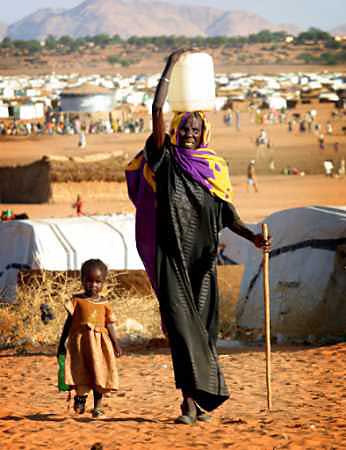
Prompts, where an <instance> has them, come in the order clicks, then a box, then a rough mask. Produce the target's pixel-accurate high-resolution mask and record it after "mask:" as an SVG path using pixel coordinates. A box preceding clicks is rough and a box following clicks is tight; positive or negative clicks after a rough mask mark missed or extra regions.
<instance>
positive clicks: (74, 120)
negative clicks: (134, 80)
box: [0, 112, 145, 136]
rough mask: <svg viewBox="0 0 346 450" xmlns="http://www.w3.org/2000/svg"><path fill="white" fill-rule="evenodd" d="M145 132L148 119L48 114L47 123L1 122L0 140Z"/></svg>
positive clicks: (45, 121) (26, 121) (44, 121)
mask: <svg viewBox="0 0 346 450" xmlns="http://www.w3.org/2000/svg"><path fill="white" fill-rule="evenodd" d="M144 131H145V121H144V117H142V116H141V117H134V116H132V115H127V117H126V118H119V117H116V118H114V117H113V116H112V114H109V116H108V117H107V118H93V115H92V114H86V115H85V114H83V115H81V116H80V115H76V114H70V113H61V112H59V113H53V112H47V114H46V117H45V119H44V120H42V121H40V120H33V121H28V120H25V121H23V120H15V119H13V120H10V121H9V120H7V121H0V136H1V135H2V136H30V135H42V134H47V135H49V136H54V135H55V136H59V135H74V134H77V135H79V134H80V133H81V132H82V133H84V134H111V133H142V132H144Z"/></svg>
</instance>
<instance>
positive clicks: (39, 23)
mask: <svg viewBox="0 0 346 450" xmlns="http://www.w3.org/2000/svg"><path fill="white" fill-rule="evenodd" d="M63 12H64V10H63V9H53V8H44V9H39V10H38V11H36V12H35V13H33V14H30V15H29V16H26V17H24V19H22V20H20V21H19V22H16V23H15V24H13V25H10V26H9V27H8V29H7V35H8V36H9V37H10V38H11V39H28V40H29V39H41V38H43V37H46V36H48V35H49V34H52V33H49V30H47V31H48V32H47V33H46V34H41V33H40V32H39V30H41V29H44V28H45V24H46V23H47V21H48V20H49V19H50V18H51V17H54V16H58V15H60V14H63ZM13 30H14V31H13Z"/></svg>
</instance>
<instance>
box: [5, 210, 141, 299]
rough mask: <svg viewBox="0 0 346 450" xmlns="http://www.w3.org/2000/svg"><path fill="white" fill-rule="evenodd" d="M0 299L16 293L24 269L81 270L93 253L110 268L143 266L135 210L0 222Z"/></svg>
mask: <svg viewBox="0 0 346 450" xmlns="http://www.w3.org/2000/svg"><path fill="white" fill-rule="evenodd" d="M0 242H1V249H0V299H1V301H7V302H12V301H13V300H14V299H15V296H16V284H17V273H18V270H20V269H45V270H52V271H60V270H61V271H68V270H79V269H80V267H81V264H82V263H83V262H84V261H85V260H87V259H89V258H100V259H102V260H103V261H104V263H105V264H106V265H107V266H108V268H109V269H119V270H122V269H143V265H142V262H141V260H140V258H139V255H138V253H137V249H136V244H135V219H134V216H133V215H131V214H126V215H122V214H120V215H111V216H90V217H88V216H85V217H73V218H65V219H42V220H21V221H16V220H15V221H11V222H0Z"/></svg>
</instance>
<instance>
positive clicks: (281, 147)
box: [0, 107, 346, 450]
mask: <svg viewBox="0 0 346 450" xmlns="http://www.w3.org/2000/svg"><path fill="white" fill-rule="evenodd" d="M330 111H331V109H330V107H324V108H321V111H319V114H321V122H322V123H325V122H326V120H327V119H328V117H329V114H330ZM243 114H244V115H243V116H242V117H243V118H244V121H243V123H242V130H241V131H240V132H237V131H236V130H235V129H226V128H225V127H224V126H223V124H222V116H221V115H220V114H218V115H215V116H213V117H212V120H213V123H214V148H215V149H217V150H218V151H219V153H221V154H223V155H224V156H225V157H226V158H227V159H228V160H229V161H230V168H231V173H232V174H233V176H232V180H233V185H234V188H235V193H236V195H235V203H236V205H237V207H238V209H239V212H240V215H241V217H242V218H243V220H245V221H247V222H258V221H260V220H262V219H263V218H264V217H266V216H267V215H268V214H271V213H273V212H275V211H278V210H282V209H285V208H291V207H300V206H306V205H334V206H337V205H342V206H344V205H345V199H346V182H345V178H327V177H325V176H324V175H323V174H322V161H323V159H324V158H326V157H332V158H333V159H334V160H335V162H336V163H338V161H339V160H340V158H341V157H343V156H344V155H345V151H346V138H345V136H343V135H342V133H340V128H341V126H342V125H343V124H344V120H340V121H339V122H338V123H336V127H335V128H336V132H335V136H332V137H330V138H329V137H328V138H327V148H326V151H325V152H324V154H321V153H320V152H319V150H318V147H317V138H316V136H315V135H313V134H306V135H304V136H301V135H300V134H299V133H298V132H295V133H293V134H292V135H289V134H288V132H287V129H286V126H285V125H272V126H268V128H267V129H268V131H269V133H270V136H271V138H272V140H273V144H274V147H273V148H274V159H275V161H276V164H277V168H276V171H275V172H274V173H273V174H270V175H269V174H268V161H269V158H270V157H271V156H273V155H266V157H265V158H264V159H262V160H260V161H258V164H257V167H258V173H259V174H260V175H259V177H258V184H259V193H257V194H255V193H252V192H251V193H248V192H247V191H246V178H245V167H246V164H247V162H248V160H249V159H252V158H254V157H256V149H255V146H254V138H255V136H256V133H258V129H259V127H258V126H255V125H254V124H252V123H251V118H250V116H249V115H247V113H246V112H244V113H243ZM144 139H145V136H144V135H132V136H125V135H119V136H116V137H115V136H108V137H103V136H95V137H90V139H88V141H89V142H88V147H87V150H86V151H85V152H87V153H97V152H105V151H110V152H111V151H114V150H119V149H122V150H123V151H124V152H125V153H128V154H129V157H130V156H131V155H133V154H134V153H135V152H136V151H137V150H138V149H140V148H141V147H142V145H143V141H144ZM335 139H337V140H338V141H339V142H340V150H339V153H338V154H335V153H334V152H333V149H332V144H333V142H334V140H335ZM0 144H1V147H0V165H7V164H11V165H13V164H24V163H27V162H30V161H32V160H34V159H37V158H39V157H41V156H42V155H44V154H49V153H50V154H65V155H74V154H78V152H79V150H77V144H76V138H75V137H68V138H64V137H54V138H51V139H50V140H49V138H48V137H42V138H38V139H32V140H24V139H6V140H2V141H1V143H0ZM287 165H290V166H291V167H298V168H299V170H304V172H306V173H307V174H309V173H311V174H312V175H305V176H283V175H280V171H281V169H282V168H283V167H284V166H287ZM53 191H54V192H53V193H54V195H53V201H52V202H51V203H50V204H46V205H1V204H0V210H1V209H7V208H11V209H13V210H14V212H15V213H20V212H24V211H25V212H27V213H28V214H29V216H30V217H32V218H41V217H52V216H55V217H61V216H69V215H72V214H73V210H72V208H71V204H72V202H73V200H74V199H75V196H76V193H77V192H80V193H81V195H82V197H83V200H84V209H85V212H86V213H87V214H93V213H111V212H127V211H133V209H132V206H131V205H130V203H129V201H128V199H127V193H126V187H125V185H124V184H123V183H118V184H116V183H108V184H106V183H97V184H93V183H83V184H78V185H75V184H73V183H68V184H61V185H54V186H53ZM220 359H221V362H222V365H223V366H224V370H225V374H226V378H227V380H228V383H229V385H230V388H231V390H232V398H231V400H230V401H228V402H226V403H225V404H224V405H223V406H222V407H220V408H219V409H218V410H217V411H216V412H215V414H214V419H213V421H212V422H211V423H210V424H200V423H199V424H196V425H194V426H191V427H186V426H177V425H174V418H175V417H176V416H177V415H178V412H179V397H178V393H177V391H176V390H175V389H174V382H173V378H172V368H171V360H170V356H169V353H168V351H167V349H165V348H163V349H151V350H148V349H140V350H139V351H137V352H128V353H127V354H125V356H124V357H123V358H121V359H120V360H119V369H120V376H121V391H120V392H119V393H118V394H117V395H113V396H111V397H109V398H107V399H106V412H107V415H106V417H105V418H102V419H98V420H94V419H91V416H90V412H87V413H86V414H85V415H84V416H76V415H74V413H73V412H72V410H71V409H70V410H67V403H66V396H65V395H64V394H61V393H58V392H57V388H56V369H57V367H56V360H55V358H54V357H53V356H42V355H40V356H35V355H32V356H20V355H17V354H16V353H15V352H14V351H12V353H11V351H3V352H0V386H1V388H0V448H3V449H11V450H12V449H13V450H15V449H25V450H26V449H35V450H36V449H40V448H44V449H56V448H60V449H66V450H67V449H68V450H71V449H89V448H91V446H92V444H94V443H96V442H101V443H102V444H103V448H104V449H152V450H165V449H172V448H180V449H184V450H188V449H198V448H209V449H227V448H232V449H233V448H234V449H254V450H257V449H265V450H268V449H280V448H285V449H304V450H307V449H344V448H346V421H345V406H346V394H345V379H346V345H345V344H339V345H335V346H330V347H322V348H312V347H294V348H288V347H286V348H274V351H273V357H272V360H273V410H272V412H271V413H267V412H266V396H265V363H264V354H263V349H261V348H256V347H247V348H246V347H244V348H236V349H228V350H225V349H220ZM89 406H90V404H89Z"/></svg>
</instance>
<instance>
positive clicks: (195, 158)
mask: <svg viewBox="0 0 346 450" xmlns="http://www.w3.org/2000/svg"><path fill="white" fill-rule="evenodd" d="M192 114H195V115H197V116H199V117H200V119H201V121H202V134H201V141H200V144H199V147H198V148H197V149H194V150H191V149H188V148H184V147H180V146H179V130H180V128H181V127H182V126H184V124H185V123H186V121H187V120H188V118H189V117H190V116H191V115H192ZM210 128H211V127H210V123H209V121H208V119H207V117H206V115H205V113H204V112H202V111H198V112H195V113H192V112H185V113H175V114H174V116H173V119H172V122H171V127H170V136H171V142H172V144H173V145H174V151H173V156H174V159H175V160H176V162H177V163H178V164H179V166H180V167H181V168H182V169H183V171H184V172H185V173H187V174H188V175H190V176H191V177H192V178H193V179H194V180H195V181H196V182H197V183H198V184H199V185H201V186H203V187H204V188H206V189H207V190H208V191H209V192H210V193H211V194H212V195H214V196H215V197H218V198H220V199H221V200H224V201H226V202H231V201H232V199H233V191H232V186H231V181H230V178H229V172H228V165H227V163H226V161H225V160H224V159H223V158H221V157H220V156H217V155H216V153H215V152H214V150H212V149H210V148H209V147H208V146H209V142H210V136H211V133H210Z"/></svg>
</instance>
